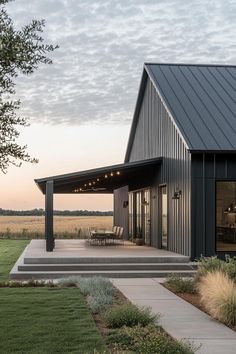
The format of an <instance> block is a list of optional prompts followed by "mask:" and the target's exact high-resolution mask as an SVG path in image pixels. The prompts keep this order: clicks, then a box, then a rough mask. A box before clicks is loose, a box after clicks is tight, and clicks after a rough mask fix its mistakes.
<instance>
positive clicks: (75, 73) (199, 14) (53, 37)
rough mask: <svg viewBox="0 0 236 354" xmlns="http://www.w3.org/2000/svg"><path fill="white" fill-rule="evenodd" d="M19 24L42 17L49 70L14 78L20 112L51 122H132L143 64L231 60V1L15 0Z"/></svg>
mask: <svg viewBox="0 0 236 354" xmlns="http://www.w3.org/2000/svg"><path fill="white" fill-rule="evenodd" d="M8 9H9V13H10V14H11V15H12V16H13V18H14V20H15V22H16V24H17V25H22V24H25V23H27V22H29V21H30V20H31V19H32V18H45V19H46V28H45V32H44V37H45V40H46V41H48V42H53V43H58V44H59V45H60V49H59V50H57V51H56V52H54V53H53V55H52V59H53V61H54V64H53V65H52V66H47V67H46V66H45V67H44V66H41V67H40V69H39V70H38V71H37V72H35V74H33V75H32V76H30V77H19V79H18V80H17V94H18V95H19V97H20V98H21V100H22V114H23V115H26V116H29V117H30V119H31V121H32V122H34V121H36V122H39V121H40V122H44V123H51V124H63V123H64V124H70V125H76V124H86V123H91V122H94V123H97V124H103V123H104V122H106V123H107V122H110V123H122V124H126V123H129V122H130V121H131V119H132V114H133V110H134V106H135V101H136V97H137V92H138V86H139V81H140V77H141V72H142V66H143V63H144V62H148V61H150V62H192V63H193V62H194V63H233V64H235V61H236V45H235V36H234V34H235V32H236V21H235V18H234V17H235V13H236V2H235V1H234V0H214V1H213V0H198V1H196V0H189V1H184V0H168V1H167V0H162V1H161V0H159V1H158V0H145V2H144V1H143V0H117V1H113V0H40V1H38V0H31V1H29V0H15V1H14V2H12V3H11V4H9V5H8Z"/></svg>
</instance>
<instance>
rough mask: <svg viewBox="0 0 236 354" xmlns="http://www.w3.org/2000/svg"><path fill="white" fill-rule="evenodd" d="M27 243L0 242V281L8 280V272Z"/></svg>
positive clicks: (23, 241)
mask: <svg viewBox="0 0 236 354" xmlns="http://www.w3.org/2000/svg"><path fill="white" fill-rule="evenodd" d="M28 243H29V241H27V240H17V241H15V240H0V281H3V280H7V279H8V278H9V272H10V270H11V268H12V267H13V265H14V264H15V262H16V261H17V259H18V257H19V256H20V254H21V253H22V251H23V250H24V248H25V247H26V245H27V244H28Z"/></svg>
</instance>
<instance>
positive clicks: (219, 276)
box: [198, 271, 236, 325]
mask: <svg viewBox="0 0 236 354" xmlns="http://www.w3.org/2000/svg"><path fill="white" fill-rule="evenodd" d="M198 291H199V295H200V298H201V301H202V303H203V305H204V306H205V308H206V310H207V311H208V312H209V314H210V315H211V316H212V317H214V318H215V319H217V320H219V321H221V322H223V323H225V324H227V325H235V324H236V285H235V283H234V281H233V280H232V279H230V278H229V276H228V275H227V274H225V273H223V272H222V271H217V272H209V273H207V274H206V275H205V276H203V277H201V278H200V281H199V284H198Z"/></svg>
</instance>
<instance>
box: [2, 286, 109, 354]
mask: <svg viewBox="0 0 236 354" xmlns="http://www.w3.org/2000/svg"><path fill="white" fill-rule="evenodd" d="M0 304H1V306H0V318H1V321H0V353H4V354H8V353H22V354H23V353H27V354H44V353H47V354H48V353H81V354H82V353H83V354H86V353H94V351H95V350H97V351H98V352H100V353H101V352H104V351H105V345H104V342H103V339H102V337H101V335H100V334H99V332H98V330H97V328H96V325H95V323H94V320H93V318H92V315H91V313H90V311H89V310H88V308H87V305H86V302H85V300H84V298H83V296H82V295H81V293H80V291H79V290H78V289H76V288H62V289H60V288H1V289H0Z"/></svg>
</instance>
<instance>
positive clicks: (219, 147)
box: [129, 64, 236, 151]
mask: <svg viewBox="0 0 236 354" xmlns="http://www.w3.org/2000/svg"><path fill="white" fill-rule="evenodd" d="M144 70H146V72H147V73H148V75H149V76H150V78H151V79H152V81H153V82H154V85H155V86H156V88H157V89H158V91H159V92H160V94H161V96H162V99H163V100H164V102H165V104H166V106H167V108H168V110H169V112H170V113H171V115H172V118H173V119H174V121H175V123H176V125H177V127H178V129H179V131H180V132H181V134H182V136H183V138H184V139H185V141H186V143H187V145H188V147H189V149H190V150H192V151H194V150H197V151H201V150H203V151H205V150H206V151H207V150H210V151H223V150H225V151H234V150H236V66H233V65H232V66H230V65H228V66H227V65H192V64H145V66H144ZM139 99H140V98H139ZM129 143H130V142H129Z"/></svg>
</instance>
